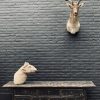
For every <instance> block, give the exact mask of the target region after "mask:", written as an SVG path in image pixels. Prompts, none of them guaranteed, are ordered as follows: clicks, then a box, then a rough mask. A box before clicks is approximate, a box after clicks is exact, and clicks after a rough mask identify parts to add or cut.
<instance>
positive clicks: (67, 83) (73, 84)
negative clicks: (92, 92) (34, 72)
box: [3, 81, 96, 88]
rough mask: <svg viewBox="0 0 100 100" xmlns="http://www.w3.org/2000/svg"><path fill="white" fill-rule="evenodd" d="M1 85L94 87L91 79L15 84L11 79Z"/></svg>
mask: <svg viewBox="0 0 100 100" xmlns="http://www.w3.org/2000/svg"><path fill="white" fill-rule="evenodd" d="M3 87H7V88H15V87H25V88H31V87H59V88H63V87H64V88H90V87H96V86H95V84H94V83H93V82H92V81H33V82H26V83H25V84H22V85H15V84H14V83H13V81H9V82H8V83H7V84H5V85H3Z"/></svg>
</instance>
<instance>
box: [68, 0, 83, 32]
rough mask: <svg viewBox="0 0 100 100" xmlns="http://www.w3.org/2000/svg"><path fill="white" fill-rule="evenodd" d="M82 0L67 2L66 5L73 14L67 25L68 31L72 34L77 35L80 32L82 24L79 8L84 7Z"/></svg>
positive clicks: (69, 0)
mask: <svg viewBox="0 0 100 100" xmlns="http://www.w3.org/2000/svg"><path fill="white" fill-rule="evenodd" d="M81 1H82V0H78V1H76V0H73V1H72V0H68V1H66V5H67V6H69V7H70V9H71V12H70V16H69V19H68V21H67V24H66V28H67V31H68V32H70V33H71V34H76V33H77V32H79V29H80V22H79V16H78V14H79V8H80V7H82V6H83V5H84V3H81Z"/></svg>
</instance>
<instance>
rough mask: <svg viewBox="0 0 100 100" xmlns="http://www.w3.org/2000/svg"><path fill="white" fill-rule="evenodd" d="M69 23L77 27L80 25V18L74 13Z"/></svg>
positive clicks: (71, 14)
mask: <svg viewBox="0 0 100 100" xmlns="http://www.w3.org/2000/svg"><path fill="white" fill-rule="evenodd" d="M69 21H70V23H71V24H72V25H76V24H77V23H79V17H78V15H76V16H74V15H73V13H72V12H71V13H70V17H69Z"/></svg>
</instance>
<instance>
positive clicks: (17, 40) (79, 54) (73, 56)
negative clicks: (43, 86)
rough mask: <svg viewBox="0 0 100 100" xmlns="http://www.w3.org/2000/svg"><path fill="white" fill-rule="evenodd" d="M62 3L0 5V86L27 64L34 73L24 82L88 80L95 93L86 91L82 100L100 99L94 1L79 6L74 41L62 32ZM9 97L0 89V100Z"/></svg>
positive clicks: (8, 0)
mask: <svg viewBox="0 0 100 100" xmlns="http://www.w3.org/2000/svg"><path fill="white" fill-rule="evenodd" d="M64 1H65V0H1V1H0V84H1V86H2V85H3V84H5V83H6V82H8V81H10V80H13V74H14V72H15V71H16V70H17V69H18V68H19V67H20V66H21V65H22V64H23V63H24V62H25V61H28V62H30V63H31V64H33V65H34V66H36V67H37V69H38V70H39V71H38V72H37V73H36V74H34V75H33V74H32V75H30V76H29V78H28V80H30V81H34V80H35V81H36V80H44V81H45V80H92V81H94V83H95V84H96V85H97V88H95V89H92V90H88V91H87V93H88V95H89V96H88V100H94V99H95V100H99V99H100V96H99V94H100V42H99V40H100V14H99V9H100V7H99V5H100V1H99V0H90V1H83V2H85V5H84V7H82V8H81V9H80V22H81V30H80V32H79V34H77V36H71V35H69V34H68V33H67V32H66V30H65V26H66V19H67V18H68V16H69V11H70V10H69V8H68V7H66V6H65V4H64ZM2 94H3V95H2ZM4 94H5V95H4ZM10 94H11V90H9V89H7V90H5V89H2V88H1V89H0V98H3V100H11V99H10V97H9V99H8V95H9V96H11V95H10ZM6 95H7V96H6Z"/></svg>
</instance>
